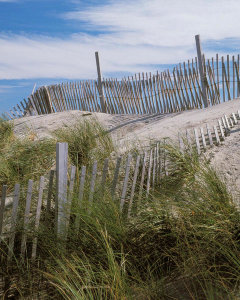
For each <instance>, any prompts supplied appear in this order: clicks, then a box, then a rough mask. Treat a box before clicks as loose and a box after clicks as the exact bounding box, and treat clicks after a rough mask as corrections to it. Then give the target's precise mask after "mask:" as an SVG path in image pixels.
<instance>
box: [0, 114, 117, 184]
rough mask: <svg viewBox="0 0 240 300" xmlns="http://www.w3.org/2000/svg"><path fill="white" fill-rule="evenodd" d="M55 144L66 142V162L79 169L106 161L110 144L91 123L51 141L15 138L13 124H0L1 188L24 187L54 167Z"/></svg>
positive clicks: (31, 135)
mask: <svg viewBox="0 0 240 300" xmlns="http://www.w3.org/2000/svg"><path fill="white" fill-rule="evenodd" d="M56 142H67V143H68V147H69V161H70V163H71V164H73V165H75V166H77V167H81V165H83V164H86V165H89V164H91V163H92V162H93V160H101V159H104V158H106V157H109V156H110V154H111V152H112V151H113V149H114V148H113V144H112V142H111V139H110V138H109V136H108V135H107V134H106V133H105V131H104V129H103V128H102V127H101V126H100V124H99V123H97V122H96V121H94V120H90V121H88V120H83V121H80V120H79V121H77V122H76V124H75V125H74V126H72V127H64V128H63V129H59V130H57V131H56V132H54V133H53V138H51V139H50V138H48V139H47V138H45V139H41V140H38V139H36V135H35V133H34V132H32V131H31V130H29V134H28V135H27V136H25V137H23V138H19V137H17V136H16V135H14V131H13V123H11V122H7V121H4V120H0V146H1V148H0V185H3V184H7V185H8V186H9V189H10V190H12V188H13V185H14V184H15V183H17V182H18V183H21V184H24V185H26V183H27V181H28V180H29V179H33V180H37V179H38V178H39V177H40V176H42V175H46V174H47V172H48V171H49V170H50V169H51V168H52V167H54V164H55V156H56Z"/></svg>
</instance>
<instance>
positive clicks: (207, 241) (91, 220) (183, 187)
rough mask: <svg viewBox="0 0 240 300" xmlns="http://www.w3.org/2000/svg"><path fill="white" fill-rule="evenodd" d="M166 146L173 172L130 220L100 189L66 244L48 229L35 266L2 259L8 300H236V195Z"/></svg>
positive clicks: (79, 213)
mask: <svg viewBox="0 0 240 300" xmlns="http://www.w3.org/2000/svg"><path fill="white" fill-rule="evenodd" d="M63 136H64V134H63V135H62V137H63ZM165 147H166V148H167V153H168V155H169V159H170V160H171V163H172V165H173V166H174V168H173V170H172V172H171V173H170V174H169V176H165V177H163V178H162V180H161V185H159V186H157V187H156V188H155V190H154V192H152V193H151V195H150V196H149V197H148V199H146V197H145V196H143V197H142V199H140V201H139V203H138V205H139V209H138V211H137V213H136V212H135V213H133V215H132V216H131V218H129V219H128V218H126V216H125V215H124V214H120V212H119V203H116V200H115V199H112V197H111V195H110V192H109V190H108V189H107V190H106V191H105V193H104V195H103V194H102V191H101V187H97V191H98V192H97V193H96V194H95V195H94V199H93V204H94V205H93V206H92V207H91V212H90V213H89V211H88V210H87V209H86V206H85V205H84V203H83V205H82V207H81V209H77V208H76V207H75V206H74V205H73V214H74V215H75V217H76V219H77V218H78V220H79V224H80V226H79V231H78V232H77V233H76V230H74V228H75V227H74V226H72V227H70V230H69V233H68V240H67V243H66V241H61V240H56V237H55V234H54V232H53V231H54V230H53V229H52V228H51V226H50V225H49V222H47V223H46V225H43V224H42V225H41V226H42V227H41V230H40V233H39V236H38V253H39V257H38V259H37V261H35V262H32V261H31V260H30V259H29V260H27V261H26V262H22V261H21V259H20V258H19V257H18V256H17V254H16V257H15V258H14V260H13V261H12V263H9V262H8V264H7V263H6V259H5V260H4V259H2V261H1V274H3V275H4V277H5V280H6V284H5V285H6V290H5V295H6V297H7V295H9V293H10V292H9V291H11V292H12V293H13V294H14V295H15V299H94V300H95V299H100V300H101V299H122V300H123V299H124V300H125V299H141V300H142V299H143V300H144V299H156V300H157V299H180V300H181V299H184V300H185V299H186V300H188V299H196V300H198V299H200V300H201V299H207V300H213V299H220V300H225V299H238V298H237V295H238V294H239V281H240V260H239V257H240V244H239V240H240V222H239V221H240V214H239V211H238V210H237V209H236V207H235V205H234V204H233V200H232V196H231V194H230V193H229V191H228V190H227V187H226V184H225V183H224V181H223V180H222V179H221V178H220V177H219V176H218V175H217V174H216V172H215V170H214V169H213V168H212V167H210V166H209V162H208V161H207V160H205V159H200V160H199V159H198V157H197V155H196V154H195V153H194V152H186V153H181V152H180V151H179V149H177V148H176V147H174V146H172V145H170V144H167V145H166V146H165ZM73 148H74V147H73ZM86 155H87V154H86ZM143 195H144V194H143ZM87 196H88V195H87ZM87 196H86V199H87ZM86 199H85V200H86ZM76 201H77V193H76V194H74V197H73V204H74V203H75V202H76ZM72 222H73V224H75V223H74V219H73V220H72ZM29 240H31V239H29ZM2 251H3V253H4V248H3V249H2ZM16 253H17V252H16ZM3 256H4V255H3ZM12 278H14V280H12Z"/></svg>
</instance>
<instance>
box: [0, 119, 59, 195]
mask: <svg viewBox="0 0 240 300" xmlns="http://www.w3.org/2000/svg"><path fill="white" fill-rule="evenodd" d="M0 137H1V149H0V185H3V184H7V185H8V187H9V188H10V189H12V188H13V186H14V184H15V183H21V184H24V185H26V183H27V181H28V180H29V179H33V180H38V179H39V177H40V176H41V175H44V174H46V173H47V172H48V170H50V169H51V167H52V166H53V164H54V160H55V149H56V145H55V141H54V140H50V139H45V140H41V141H35V140H34V138H33V136H32V135H29V136H27V137H24V138H17V137H16V136H15V135H14V133H13V124H12V123H11V122H7V121H1V122H0Z"/></svg>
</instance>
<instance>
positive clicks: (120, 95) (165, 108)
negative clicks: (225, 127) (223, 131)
mask: <svg viewBox="0 0 240 300" xmlns="http://www.w3.org/2000/svg"><path fill="white" fill-rule="evenodd" d="M239 67H240V55H238V56H237V57H236V58H235V57H234V56H232V57H231V58H230V57H229V55H227V58H226V59H224V57H222V58H221V59H219V57H218V54H217V55H216V58H215V59H214V58H212V59H207V60H206V59H205V57H204V55H203V71H204V73H203V74H204V76H203V78H201V76H200V72H199V65H198V59H197V58H195V60H193V59H192V60H191V61H190V60H188V61H187V62H186V63H185V62H184V63H183V64H179V65H177V66H175V67H174V68H173V70H171V71H170V70H167V71H164V72H161V73H159V72H157V73H156V74H151V73H141V74H140V73H139V74H135V75H134V76H129V77H127V78H123V79H122V80H117V79H113V78H111V79H103V80H102V81H101V82H100V83H99V82H98V81H97V80H86V81H78V82H68V83H62V84H57V85H50V86H43V87H40V88H38V89H37V90H36V91H35V92H34V93H33V94H32V95H30V96H29V97H28V99H27V100H26V99H24V100H23V101H20V103H19V104H17V105H16V106H15V107H13V109H12V110H10V112H8V113H5V116H6V117H7V118H9V119H15V118H19V117H22V116H24V115H26V114H28V115H41V114H50V113H54V112H60V111H66V110H82V111H90V112H107V113H111V114H152V113H172V112H178V111H183V110H188V109H193V108H203V107H204V101H203V92H202V84H201V82H202V81H203V82H204V84H205V87H206V93H207V101H208V105H209V106H211V105H216V104H219V103H221V102H222V101H229V100H231V99H234V98H236V97H239V95H240V73H239ZM101 91H102V93H103V99H104V102H105V107H102V105H101V100H100V96H101Z"/></svg>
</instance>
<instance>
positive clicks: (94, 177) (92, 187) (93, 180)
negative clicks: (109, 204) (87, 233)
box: [88, 161, 97, 212]
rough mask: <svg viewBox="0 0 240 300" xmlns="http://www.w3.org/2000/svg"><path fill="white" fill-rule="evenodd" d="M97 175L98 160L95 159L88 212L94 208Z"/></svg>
mask: <svg viewBox="0 0 240 300" xmlns="http://www.w3.org/2000/svg"><path fill="white" fill-rule="evenodd" d="M96 176H97V161H94V163H93V168H92V177H91V182H90V190H89V198H88V202H89V208H88V212H90V211H91V208H92V202H93V195H94V189H95V183H96Z"/></svg>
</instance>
